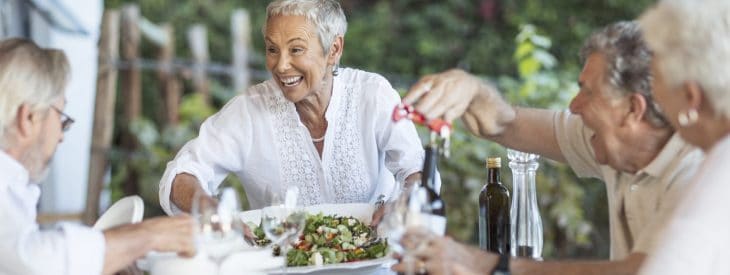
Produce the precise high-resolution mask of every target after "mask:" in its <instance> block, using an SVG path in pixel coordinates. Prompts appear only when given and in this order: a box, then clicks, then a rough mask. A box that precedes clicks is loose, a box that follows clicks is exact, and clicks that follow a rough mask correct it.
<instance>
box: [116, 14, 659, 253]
mask: <svg viewBox="0 0 730 275" xmlns="http://www.w3.org/2000/svg"><path fill="white" fill-rule="evenodd" d="M268 2H269V1H264V0H248V1H237V0H175V1H173V0H106V1H105V5H106V7H107V8H117V7H120V6H121V5H123V4H126V3H136V4H138V5H139V6H140V9H141V13H142V15H143V16H144V17H146V18H148V19H149V20H150V21H152V22H155V23H163V22H169V23H171V24H172V25H173V26H174V27H175V29H176V31H175V34H176V40H177V41H178V43H177V48H176V51H177V55H178V57H181V58H185V57H186V56H189V55H190V54H189V50H188V47H187V46H186V43H185V41H186V37H185V30H186V29H187V27H189V26H190V25H191V24H195V23H202V24H204V25H206V26H207V27H208V40H209V43H210V49H211V50H210V54H211V59H212V60H213V61H214V62H221V63H229V60H230V56H231V49H230V44H231V41H230V35H229V20H230V14H231V11H232V10H234V9H236V8H246V9H248V10H249V14H250V16H251V21H252V38H253V41H252V43H253V44H254V48H255V56H253V57H252V64H253V66H254V67H255V68H258V69H264V68H263V62H262V61H263V57H262V55H261V54H262V53H263V50H262V48H263V41H262V39H261V33H260V28H261V26H262V24H263V20H264V16H265V7H266V5H267V4H268ZM652 2H654V1H653V0H553V1H544V0H440V1H428V0H398V1H388V0H343V1H341V3H342V5H343V8H344V9H345V12H346V14H347V16H348V22H349V26H348V27H349V29H348V33H347V35H346V43H345V53H344V56H343V60H342V63H343V64H344V65H345V66H350V67H357V68H361V69H365V70H369V71H373V72H378V73H381V74H383V75H385V76H386V77H387V78H388V79H389V80H391V82H392V83H393V84H394V86H395V87H396V88H397V89H398V90H400V91H405V90H406V89H407V88H408V85H409V84H411V83H413V81H415V80H417V79H418V77H420V76H422V75H424V74H428V73H434V72H439V71H443V70H446V69H449V68H453V67H460V68H462V69H465V70H468V71H470V72H472V73H474V74H477V75H481V76H484V78H485V79H487V80H489V81H492V82H493V83H495V85H497V86H498V87H500V89H501V90H502V91H503V94H504V96H505V97H506V98H507V99H508V100H509V101H510V102H512V103H514V104H516V105H521V106H532V107H543V108H552V109H563V108H565V107H566V106H567V103H568V101H569V100H570V99H571V98H572V97H573V96H574V95H575V93H576V91H577V88H576V85H575V82H576V79H577V74H578V72H579V69H580V64H578V58H577V53H578V50H579V49H580V47H581V44H582V41H583V39H585V38H587V37H588V35H589V34H590V32H592V31H593V30H595V29H597V28H599V27H601V26H604V25H606V24H609V23H611V22H614V21H618V20H629V19H632V18H635V17H636V16H637V15H638V14H639V13H640V12H641V11H642V10H643V9H644V8H646V7H647V6H648V5H649V4H651V3H652ZM142 54H143V56H145V57H148V58H152V57H154V56H155V55H156V50H155V49H154V48H153V47H152V46H151V45H150V44H149V43H144V44H143V49H142ZM257 81H260V80H254V83H255V82H257ZM143 83H144V85H143V87H144V88H143V89H144V91H143V93H144V100H145V104H144V114H145V118H144V119H142V120H139V121H135V122H133V123H131V124H130V129H128V130H129V131H130V132H131V133H133V135H134V136H136V137H137V139H138V142H139V144H140V145H141V149H140V150H138V151H135V152H124V151H121V150H116V151H115V153H114V154H113V156H112V162H113V165H114V168H113V169H114V170H113V184H112V186H113V187H114V188H115V189H114V190H116V191H114V194H115V196H116V197H119V196H121V191H120V187H119V185H120V183H121V182H123V181H124V180H125V178H126V177H127V176H129V174H130V173H129V171H131V170H135V171H137V173H138V174H139V176H138V179H137V180H138V184H139V186H140V188H139V190H140V192H141V193H144V194H146V195H145V197H146V198H148V200H151V201H153V202H156V200H157V194H156V190H157V184H158V181H159V178H160V176H161V174H162V172H163V171H164V167H165V164H166V162H167V161H168V160H170V159H171V158H172V157H174V155H175V153H176V152H177V150H178V149H179V147H180V146H182V144H184V142H185V141H187V140H189V139H190V138H192V137H194V136H195V135H196V132H197V127H198V126H199V123H200V122H201V121H202V119H203V118H205V117H207V116H208V115H209V114H210V113H211V112H213V111H214V110H216V109H217V108H219V107H220V106H222V104H223V103H225V102H226V100H227V99H228V98H230V97H232V96H233V95H234V92H233V91H232V89H231V88H230V79H228V78H223V77H217V78H214V83H213V91H212V94H213V96H214V101H213V105H214V106H213V107H212V108H211V107H208V106H207V105H205V104H204V102H203V101H202V100H200V99H199V98H196V96H195V95H194V93H192V91H190V89H191V85H186V88H187V91H186V92H187V93H188V95H187V96H186V97H185V98H184V100H183V103H182V106H181V116H182V117H181V121H182V123H181V124H180V125H177V126H174V127H169V126H164V125H163V123H162V119H161V114H160V113H159V108H156V106H159V105H160V104H161V100H160V96H159V94H160V93H159V92H158V89H157V87H158V86H157V84H156V83H155V78H154V74H153V73H147V74H145V75H144V76H143ZM186 84H187V83H186ZM456 127H457V131H455V133H454V134H453V137H452V156H451V158H450V159H448V160H442V162H441V164H440V170H441V175H442V180H443V182H444V185H443V188H442V191H443V194H444V199H445V200H446V202H447V211H448V213H447V215H448V219H449V225H448V232H449V234H450V235H452V236H454V238H456V239H458V240H462V241H465V242H471V243H476V240H477V239H476V238H477V237H476V236H477V235H476V232H475V231H476V221H477V219H476V213H477V195H478V192H479V190H480V189H481V187H482V185H483V184H484V183H485V178H486V169H485V168H484V162H485V159H486V158H487V157H488V156H493V155H498V156H503V157H504V156H505V155H506V153H505V150H504V148H502V147H501V146H499V145H497V144H494V143H492V142H489V141H485V140H481V139H478V138H475V137H474V136H472V135H470V134H469V133H467V132H466V131H464V130H463V128H462V127H461V126H460V125H459V122H457V123H456ZM121 130H123V129H118V132H123V131H121ZM422 134H423V133H422ZM536 134H539V133H536ZM505 160H506V158H505ZM505 167H506V166H505ZM537 176H538V179H537V182H538V192H539V193H538V200H539V204H540V207H541V208H540V210H541V214H542V218H543V226H544V229H545V249H544V253H543V255H544V256H545V258H565V257H582V258H606V257H607V256H608V242H609V239H608V221H607V217H606V216H607V204H606V194H605V187H604V186H603V185H602V184H601V183H599V182H597V181H593V180H584V179H577V178H576V176H575V175H574V174H573V173H572V172H571V171H570V169H569V168H568V167H566V166H565V165H562V164H560V163H556V162H553V161H550V160H546V159H541V167H540V169H539V170H538V175H537ZM227 181H228V184H232V185H234V186H236V184H235V179H231V178H230V177H229V179H227ZM503 181H504V182H505V183H506V184H508V185H511V173H510V171H509V169H503ZM152 205H154V203H152Z"/></svg>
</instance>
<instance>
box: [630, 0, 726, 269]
mask: <svg viewBox="0 0 730 275" xmlns="http://www.w3.org/2000/svg"><path fill="white" fill-rule="evenodd" d="M641 27H642V29H643V31H644V33H646V42H647V44H648V45H649V48H650V49H651V50H652V52H653V53H654V61H653V64H652V72H653V75H654V81H653V85H654V97H655V98H656V101H657V102H658V103H659V105H660V106H661V107H662V109H663V111H664V112H665V114H666V115H667V118H668V120H669V122H670V123H671V124H672V126H673V127H674V128H676V129H677V132H678V133H679V135H681V136H682V138H684V140H686V141H687V142H688V143H690V144H693V145H696V146H698V147H700V148H701V149H702V150H703V151H704V152H705V153H706V157H705V160H704V161H702V163H701V165H700V168H699V169H698V172H697V174H696V175H695V176H694V178H693V180H691V181H690V182H689V186H688V187H687V190H686V191H685V192H684V194H685V197H684V198H683V200H682V201H681V203H680V204H678V205H677V206H676V209H675V210H674V212H673V214H672V215H671V218H670V219H667V220H669V222H668V225H667V226H666V227H665V230H664V231H663V233H662V235H661V241H659V242H657V246H656V247H655V248H654V251H653V252H652V253H650V254H649V255H650V257H649V259H648V260H647V261H646V265H645V266H644V267H643V268H642V271H641V273H642V274H663V275H664V274H669V275H671V274H730V262H728V261H727V259H728V258H730V252H728V249H727V248H728V246H730V234H728V233H727V230H728V228H730V215H729V214H728V209H730V200H728V197H729V196H730V182H729V181H728V179H730V170H728V163H730V76H729V75H728V74H729V73H730V67H728V62H730V2H729V1H727V0H671V1H667V0H665V1H660V2H659V3H658V4H657V5H656V6H655V7H654V8H652V9H650V10H649V11H647V12H646V13H645V14H644V15H642V17H641ZM682 172H683V171H680V173H682Z"/></svg>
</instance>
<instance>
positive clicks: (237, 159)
mask: <svg viewBox="0 0 730 275" xmlns="http://www.w3.org/2000/svg"><path fill="white" fill-rule="evenodd" d="M399 102H400V97H399V96H398V93H397V92H396V91H395V90H394V89H393V88H392V87H391V85H390V84H389V83H388V81H387V80H386V79H385V78H383V77H382V76H380V75H378V74H374V73H369V72H365V71H361V70H356V69H347V68H346V69H341V70H340V74H339V75H338V76H336V77H334V83H333V88H332V97H331V99H330V103H329V107H328V108H327V111H326V113H325V118H326V119H327V121H328V125H329V126H328V129H327V132H326V133H325V140H324V149H323V151H322V158H321V159H320V157H319V155H318V153H317V150H316V148H315V146H314V144H313V143H312V138H311V137H310V135H309V131H308V130H307V128H306V127H305V126H304V124H302V122H301V121H300V119H299V116H298V114H297V112H296V110H295V107H294V104H293V103H292V102H290V101H288V100H287V99H286V98H284V96H283V94H282V92H281V90H280V89H279V88H278V86H277V85H276V83H275V82H273V81H272V80H268V81H265V82H263V83H260V84H258V85H255V86H252V87H250V88H249V89H248V90H247V91H246V92H244V93H243V94H241V95H239V96H236V97H235V98H233V99H232V100H231V101H230V102H228V104H226V106H224V107H223V109H221V110H220V111H219V112H218V113H216V114H215V115H213V116H212V117H210V118H208V119H207V120H206V121H205V122H204V123H203V125H202V126H201V128H200V133H199V136H198V137H197V138H196V139H193V140H191V141H189V142H188V143H187V144H186V145H185V146H184V147H183V148H182V149H181V150H180V152H178V154H177V156H176V157H175V159H174V160H172V161H171V162H169V163H168V165H167V169H166V170H165V173H164V175H163V176H162V179H161V181H160V193H159V195H160V204H161V205H162V208H163V209H164V210H165V211H166V212H167V213H168V214H174V213H178V212H179V209H177V207H175V205H174V204H172V203H170V191H171V186H172V181H173V179H174V178H175V176H176V175H177V174H180V173H189V174H191V175H194V176H195V177H197V179H198V180H199V181H200V182H201V184H202V185H203V188H204V189H206V190H213V189H215V188H217V186H218V185H219V184H220V183H221V181H222V180H223V179H224V178H225V177H226V176H227V175H228V174H229V173H234V174H236V175H237V176H238V177H239V179H240V180H241V182H242V183H243V185H244V188H245V190H246V194H247V196H248V201H249V204H250V205H251V207H252V208H254V209H256V208H261V207H264V206H267V204H268V203H269V202H267V201H264V197H265V196H264V193H265V192H264V191H265V190H266V186H272V188H278V190H277V189H274V190H275V191H281V190H284V189H285V188H286V187H287V186H297V187H298V188H299V190H300V195H299V201H300V202H301V204H303V205H312V204H320V203H346V202H374V201H375V200H377V198H378V196H379V195H384V196H386V198H389V197H390V196H392V195H393V194H394V193H395V192H396V191H398V190H399V188H400V186H399V184H396V182H403V181H404V180H405V178H406V177H407V176H409V175H411V174H413V173H416V172H419V171H420V170H421V167H422V165H423V158H424V152H423V148H422V145H421V141H420V139H419V137H418V133H417V132H416V129H415V127H414V125H413V123H411V122H410V121H400V122H397V123H394V122H393V121H392V119H391V115H392V111H393V108H394V107H395V106H396V104H398V103H399ZM439 183H440V181H439Z"/></svg>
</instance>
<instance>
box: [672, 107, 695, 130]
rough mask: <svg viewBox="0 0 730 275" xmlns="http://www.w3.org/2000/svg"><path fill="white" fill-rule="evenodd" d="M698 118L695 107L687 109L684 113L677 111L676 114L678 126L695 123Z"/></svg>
mask: <svg viewBox="0 0 730 275" xmlns="http://www.w3.org/2000/svg"><path fill="white" fill-rule="evenodd" d="M698 119H699V114H698V113H697V110H695V109H689V110H687V112H685V113H679V114H677V122H679V126H682V127H687V126H690V125H692V124H695V123H697V120H698Z"/></svg>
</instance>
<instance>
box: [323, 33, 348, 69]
mask: <svg viewBox="0 0 730 275" xmlns="http://www.w3.org/2000/svg"><path fill="white" fill-rule="evenodd" d="M344 49H345V38H344V37H342V36H341V35H339V36H337V37H335V41H334V42H332V46H331V47H330V52H329V54H328V55H327V61H328V62H327V63H329V64H330V65H335V64H337V63H339V62H340V58H341V57H342V51H343V50H344Z"/></svg>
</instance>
